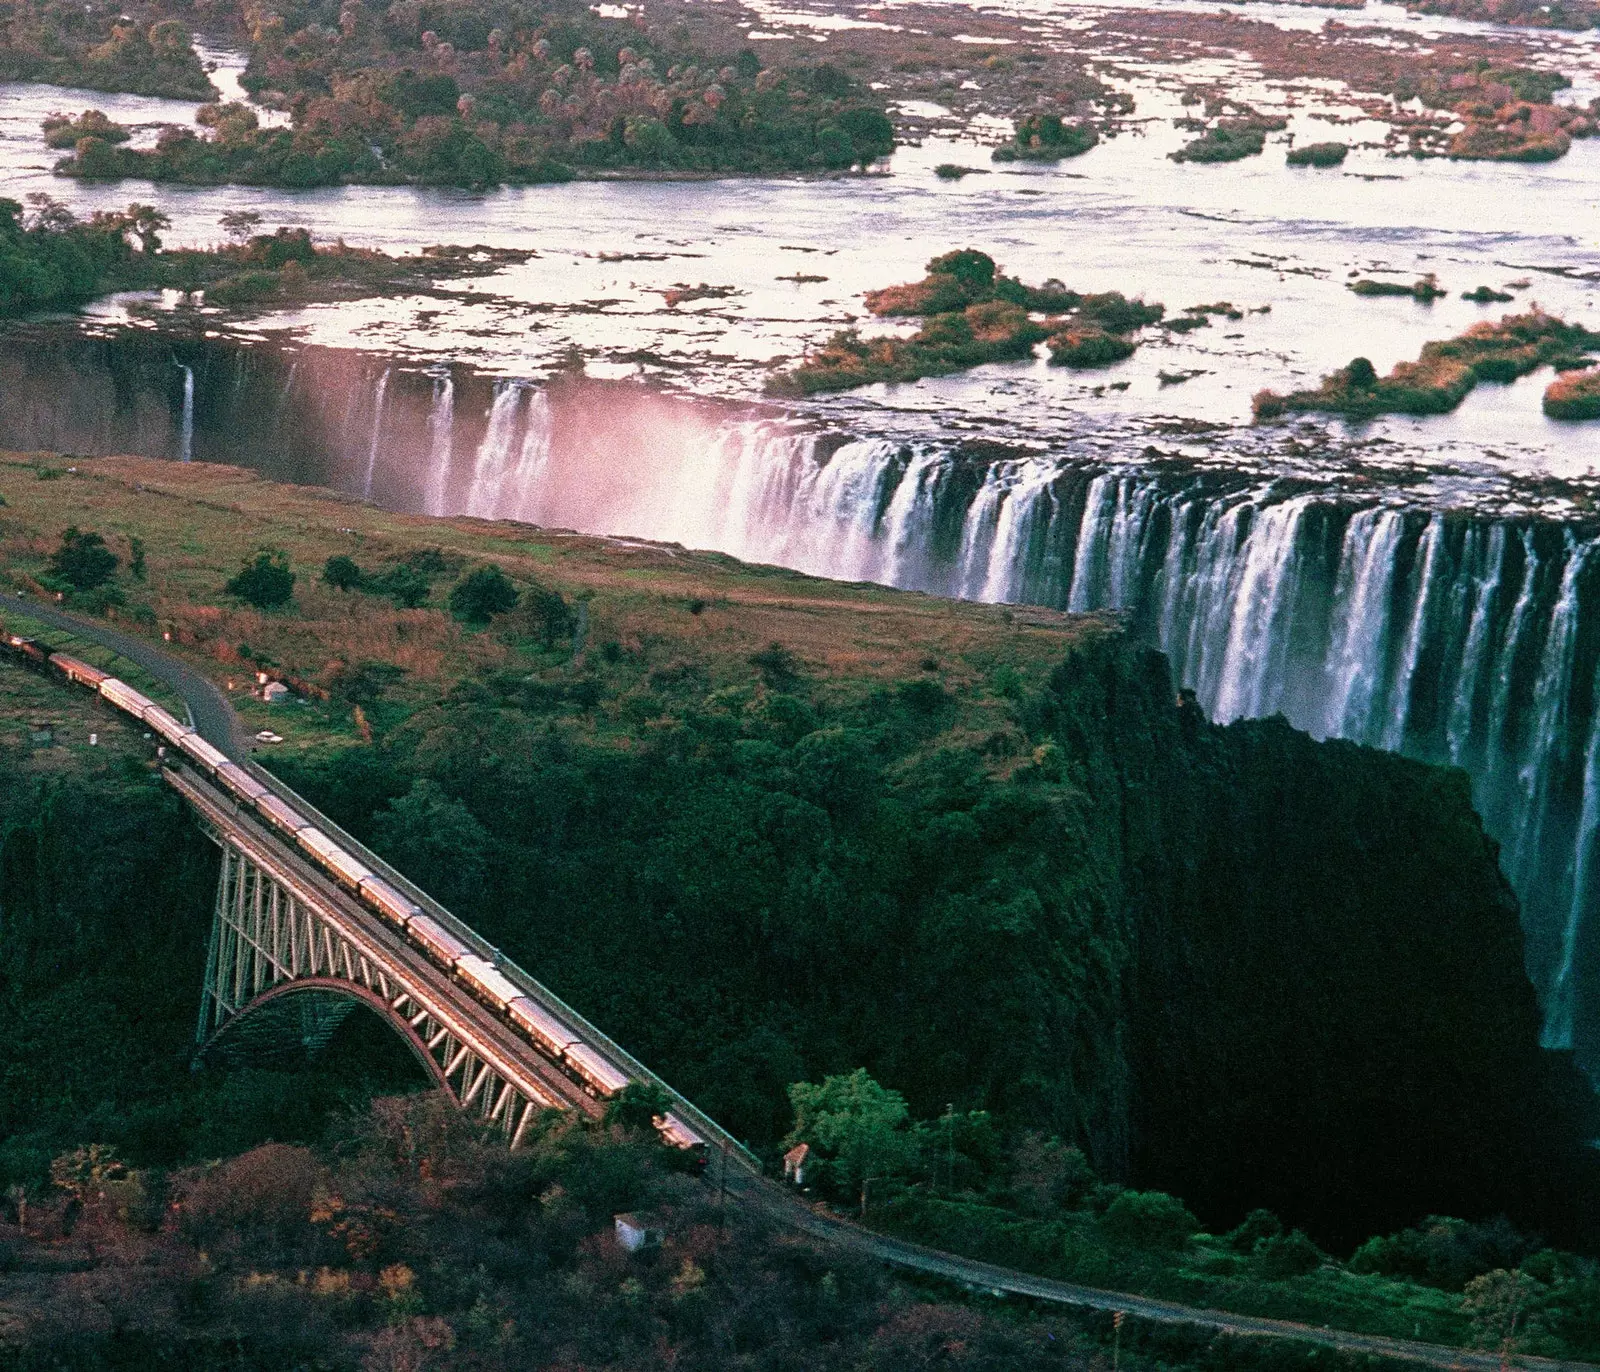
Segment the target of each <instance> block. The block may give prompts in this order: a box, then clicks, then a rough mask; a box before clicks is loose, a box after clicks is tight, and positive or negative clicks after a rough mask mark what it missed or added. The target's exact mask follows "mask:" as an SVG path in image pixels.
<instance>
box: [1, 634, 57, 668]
mask: <svg viewBox="0 0 1600 1372" xmlns="http://www.w3.org/2000/svg"><path fill="white" fill-rule="evenodd" d="M5 645H6V647H7V648H9V649H11V651H12V652H14V653H15V654H17V656H18V657H21V658H24V659H25V660H26V661H27V662H28V663H29V664H30V665H31V666H34V667H43V666H45V665H47V664H48V663H49V661H50V650H49V649H48V648H46V647H44V646H43V645H42V644H40V643H39V642H38V641H37V640H35V639H31V638H27V637H25V636H24V635H22V634H7V635H6V636H5Z"/></svg>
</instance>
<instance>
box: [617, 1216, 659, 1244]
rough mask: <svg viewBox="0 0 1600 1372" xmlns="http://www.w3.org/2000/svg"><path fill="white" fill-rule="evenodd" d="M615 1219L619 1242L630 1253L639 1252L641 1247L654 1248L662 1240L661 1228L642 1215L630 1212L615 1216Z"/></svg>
mask: <svg viewBox="0 0 1600 1372" xmlns="http://www.w3.org/2000/svg"><path fill="white" fill-rule="evenodd" d="M615 1220H616V1225H617V1242H618V1243H620V1244H621V1245H622V1246H623V1247H624V1248H626V1249H627V1250H628V1252H630V1253H637V1252H638V1251H639V1250H640V1249H641V1248H654V1247H655V1246H656V1245H657V1244H659V1243H660V1242H661V1240H662V1237H663V1235H662V1233H661V1230H659V1229H657V1228H655V1227H654V1226H653V1225H652V1224H651V1223H650V1222H649V1221H648V1220H647V1219H645V1218H644V1217H643V1216H641V1215H635V1214H632V1213H631V1212H630V1213H628V1214H625V1215H617V1216H615Z"/></svg>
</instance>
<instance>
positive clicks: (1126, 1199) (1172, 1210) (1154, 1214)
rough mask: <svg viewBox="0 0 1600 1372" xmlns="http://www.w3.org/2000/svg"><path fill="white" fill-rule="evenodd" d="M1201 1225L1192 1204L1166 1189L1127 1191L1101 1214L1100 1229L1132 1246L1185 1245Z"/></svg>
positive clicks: (1162, 1246) (1116, 1241)
mask: <svg viewBox="0 0 1600 1372" xmlns="http://www.w3.org/2000/svg"><path fill="white" fill-rule="evenodd" d="M1199 1228H1200V1221H1199V1220H1197V1219H1195V1217H1194V1216H1193V1215H1192V1214H1190V1213H1189V1207H1188V1206H1186V1205H1185V1204H1184V1203H1183V1202H1182V1201H1181V1200H1179V1199H1178V1198H1177V1197H1176V1196H1169V1195H1167V1193H1166V1192H1165V1191H1124V1192H1123V1193H1122V1194H1121V1195H1120V1196H1118V1197H1117V1198H1116V1199H1115V1200H1114V1201H1112V1202H1111V1204H1110V1205H1109V1206H1107V1207H1106V1212H1105V1214H1104V1215H1102V1216H1101V1217H1100V1229H1101V1232H1102V1233H1104V1234H1105V1236H1106V1237H1107V1238H1108V1239H1110V1240H1111V1241H1112V1242H1113V1243H1119V1244H1123V1245H1125V1246H1126V1247H1129V1248H1182V1247H1183V1246H1184V1245H1185V1244H1187V1243H1188V1242H1189V1238H1190V1236H1191V1235H1193V1234H1194V1233H1195V1232H1196V1231H1197V1230H1198V1229H1199Z"/></svg>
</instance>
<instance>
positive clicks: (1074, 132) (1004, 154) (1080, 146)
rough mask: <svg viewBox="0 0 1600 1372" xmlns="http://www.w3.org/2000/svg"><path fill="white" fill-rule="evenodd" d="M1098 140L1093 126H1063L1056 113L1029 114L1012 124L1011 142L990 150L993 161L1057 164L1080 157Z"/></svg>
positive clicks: (1078, 124) (1086, 124) (1081, 124)
mask: <svg viewBox="0 0 1600 1372" xmlns="http://www.w3.org/2000/svg"><path fill="white" fill-rule="evenodd" d="M1099 141H1100V135H1099V134H1098V133H1097V132H1096V131H1095V127H1094V125H1093V124H1089V123H1076V124H1069V123H1063V122H1062V119H1061V116H1060V115H1056V114H1043V113H1041V114H1029V115H1024V116H1023V117H1022V118H1020V119H1018V120H1017V121H1016V129H1015V132H1014V133H1013V134H1012V136H1011V141H1010V142H1008V143H1002V144H1001V145H1000V146H999V147H998V148H996V149H995V150H994V160H995V161H996V162H1060V161H1061V160H1062V159H1064V158H1067V157H1081V156H1082V155H1083V154H1084V153H1086V152H1088V151H1089V149H1090V148H1092V147H1094V145H1095V144H1096V143H1098V142H1099Z"/></svg>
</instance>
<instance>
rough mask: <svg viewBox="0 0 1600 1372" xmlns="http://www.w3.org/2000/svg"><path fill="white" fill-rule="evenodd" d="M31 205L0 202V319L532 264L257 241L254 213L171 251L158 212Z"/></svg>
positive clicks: (407, 282)
mask: <svg viewBox="0 0 1600 1372" xmlns="http://www.w3.org/2000/svg"><path fill="white" fill-rule="evenodd" d="M91 113H92V112H91ZM28 198H29V202H30V208H29V209H28V210H26V211H25V210H24V207H23V206H22V205H21V204H19V203H18V202H17V201H15V200H7V199H0V318H5V317H8V316H14V315H21V314H29V313H34V312H37V311H42V310H60V309H72V308H75V307H77V306H79V305H83V304H85V303H87V302H88V301H90V300H93V299H94V298H95V297H96V296H100V295H104V294H106V293H107V292H110V291H126V290H149V289H155V288H158V287H169V288H173V289H177V290H182V291H184V292H187V293H190V294H194V293H196V292H203V297H202V299H203V302H204V303H205V304H207V305H216V306H221V307H224V308H227V309H230V310H243V309H250V308H253V307H264V306H270V305H273V304H279V303H285V302H293V301H305V300H341V299H351V298H355V297H359V296H367V295H374V294H385V293H389V292H392V291H396V290H402V289H404V290H411V291H427V290H430V289H432V288H433V286H434V284H435V283H436V282H438V281H439V280H440V279H441V278H447V277H463V276H479V275H484V274H487V273H489V272H492V271H497V270H499V269H500V268H501V267H503V266H504V265H506V263H508V262H518V261H523V260H525V259H526V257H527V254H526V253H524V252H519V251H517V250H515V249H494V248H424V249H423V251H422V252H421V253H420V254H419V255H417V256H415V257H392V256H390V255H388V254H386V253H382V252H377V251H374V250H371V249H366V248H352V247H349V246H347V245H346V244H345V243H343V242H342V241H341V242H338V243H333V244H323V245H320V246H319V245H317V244H314V243H313V242H312V241H311V235H310V233H309V232H308V231H307V230H305V229H303V228H278V229H276V230H275V231H273V232H271V233H263V232H260V231H259V230H260V229H261V216H260V215H259V214H257V213H255V212H254V211H252V210H233V211H229V212H228V213H227V214H224V215H223V216H222V221H221V225H220V227H221V228H222V229H223V230H224V232H225V233H226V234H227V235H228V236H229V237H230V238H231V239H232V240H233V241H232V242H230V243H225V244H222V245H219V246H218V247H215V248H210V249H189V248H181V249H171V248H164V247H163V246H162V243H161V234H162V232H163V231H164V230H166V229H167V228H169V227H170V221H169V220H168V219H167V216H166V215H165V214H164V213H163V212H162V211H161V210H159V209H157V208H156V207H155V206H153V205H141V204H137V203H135V204H131V205H129V206H128V207H127V209H125V210H97V211H95V213H94V214H93V215H92V216H91V217H90V218H89V219H87V220H80V219H78V218H76V217H75V216H74V215H73V214H72V213H71V211H69V210H68V209H67V208H66V207H65V206H64V205H61V204H60V203H59V202H57V201H55V200H52V199H51V198H50V197H49V196H44V195H39V194H34V195H30V196H29V197H28Z"/></svg>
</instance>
